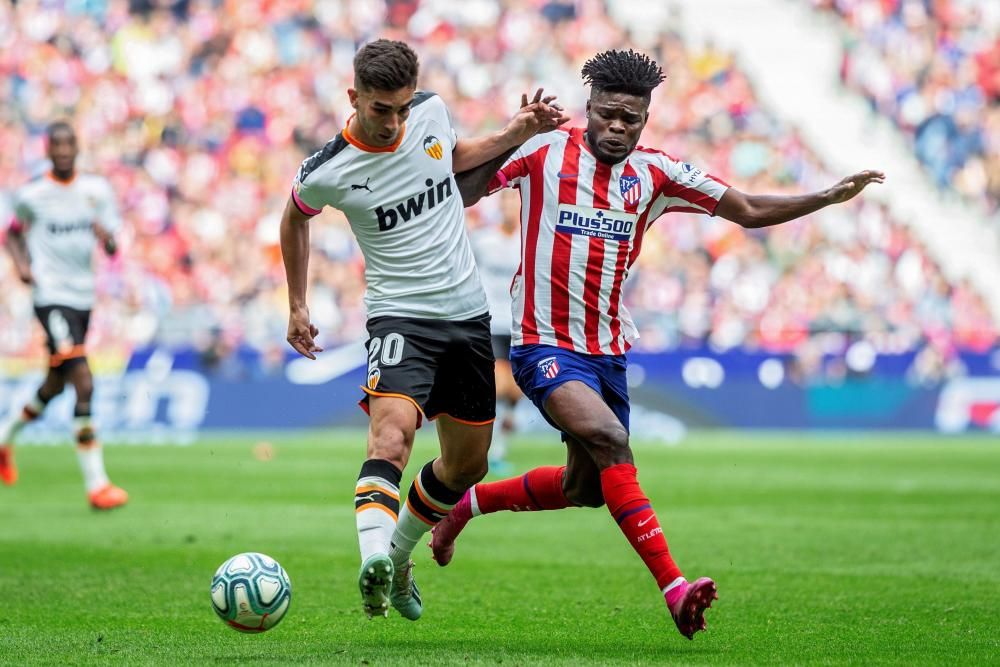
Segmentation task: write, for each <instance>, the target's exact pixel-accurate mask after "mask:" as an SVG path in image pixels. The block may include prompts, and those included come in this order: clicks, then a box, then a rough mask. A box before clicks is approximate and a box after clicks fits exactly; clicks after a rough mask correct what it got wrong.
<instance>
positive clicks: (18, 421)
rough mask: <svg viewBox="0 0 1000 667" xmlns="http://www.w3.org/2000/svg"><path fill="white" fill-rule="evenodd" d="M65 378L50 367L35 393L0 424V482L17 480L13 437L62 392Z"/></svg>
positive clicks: (8, 484)
mask: <svg viewBox="0 0 1000 667" xmlns="http://www.w3.org/2000/svg"><path fill="white" fill-rule="evenodd" d="M65 388H66V380H65V378H64V377H63V375H62V373H61V372H59V370H58V369H57V368H50V369H49V372H48V374H47V375H46V376H45V381H44V382H43V383H42V386H41V387H39V388H38V391H37V392H36V393H35V395H34V396H33V397H32V398H31V400H30V401H28V403H27V404H25V406H24V407H23V408H22V409H21V412H20V414H18V415H16V416H14V417H11V418H10V419H8V420H7V421H6V422H5V423H3V424H2V425H0V482H3V483H4V484H5V485H7V486H11V485H13V484H14V483H15V482H17V466H16V465H15V464H14V439H15V438H16V437H17V434H18V433H20V431H21V429H22V428H24V427H25V426H26V425H27V424H29V423H30V422H33V421H35V420H36V419H38V418H39V417H40V416H41V414H42V412H43V411H44V410H45V406H46V405H48V403H49V401H51V400H52V399H53V398H55V397H56V396H58V395H59V394H61V393H62V391H63V389H65Z"/></svg>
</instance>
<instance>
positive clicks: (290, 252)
mask: <svg viewBox="0 0 1000 667" xmlns="http://www.w3.org/2000/svg"><path fill="white" fill-rule="evenodd" d="M309 218H310V216H308V215H306V214H305V213H303V212H302V211H300V210H299V208H298V207H297V206H296V205H295V202H294V201H292V198H291V197H289V198H288V203H287V204H285V211H284V213H282V214H281V259H282V261H283V262H284V263H285V279H286V280H287V281H288V344H289V345H291V346H292V347H293V348H295V351H296V352H298V353H299V354H301V355H302V356H303V357H308V358H309V359H315V358H316V355H315V354H314V353H316V352H322V351H323V350H322V348H320V347H318V346H317V345H316V341H315V338H316V336H317V335H318V334H319V329H317V328H316V327H315V326H314V325H313V323H312V322H310V321H309V307H308V306H306V281H307V280H308V275H309Z"/></svg>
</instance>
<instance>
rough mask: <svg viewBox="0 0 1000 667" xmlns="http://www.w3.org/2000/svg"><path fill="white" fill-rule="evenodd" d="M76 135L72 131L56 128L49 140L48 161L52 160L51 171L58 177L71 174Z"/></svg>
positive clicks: (74, 158) (75, 149) (76, 150)
mask: <svg viewBox="0 0 1000 667" xmlns="http://www.w3.org/2000/svg"><path fill="white" fill-rule="evenodd" d="M78 152H79V151H78V149H77V146H76V135H75V134H74V133H73V131H72V130H69V129H65V128H57V129H56V130H55V132H53V133H52V136H51V137H50V138H49V150H48V154H49V159H50V160H52V170H53V171H54V172H55V173H56V174H58V175H66V176H68V175H70V174H72V173H73V165H74V164H75V163H76V154H77V153H78Z"/></svg>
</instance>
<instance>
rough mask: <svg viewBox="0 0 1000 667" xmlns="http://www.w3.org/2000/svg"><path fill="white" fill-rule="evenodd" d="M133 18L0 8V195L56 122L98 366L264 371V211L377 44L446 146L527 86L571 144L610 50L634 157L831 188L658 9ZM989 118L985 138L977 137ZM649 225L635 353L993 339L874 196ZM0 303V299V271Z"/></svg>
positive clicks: (268, 304) (506, 208) (354, 265)
mask: <svg viewBox="0 0 1000 667" xmlns="http://www.w3.org/2000/svg"><path fill="white" fill-rule="evenodd" d="M151 4H152V5H156V7H157V8H155V9H154V8H151V7H150V6H146V5H145V4H144V3H142V2H135V1H133V2H131V3H130V2H125V1H124V0H107V1H100V0H93V1H84V0H78V1H72V0H66V1H65V2H61V3H60V2H41V1H38V0H35V1H21V2H18V3H16V4H10V3H2V4H0V99H3V100H4V104H3V105H2V106H0V146H3V147H4V150H2V151H0V194H2V193H4V192H10V191H12V190H13V189H14V188H15V187H16V186H17V185H19V184H21V183H23V182H24V181H25V180H27V179H28V178H29V177H31V176H32V175H33V174H36V173H38V172H39V171H41V170H44V169H45V168H46V167H45V163H44V159H43V156H44V147H43V133H44V128H45V126H46V124H47V123H48V122H49V121H51V120H52V119H55V118H59V117H63V116H66V117H69V118H71V120H72V122H73V123H74V125H75V126H76V128H77V130H78V132H79V134H80V137H81V142H82V148H83V150H82V154H81V165H80V166H81V167H83V168H85V169H91V170H94V171H97V172H98V173H101V174H103V175H105V176H106V177H107V178H109V179H110V181H111V183H112V185H113V186H114V188H115V191H116V192H117V194H118V197H119V202H120V205H121V208H122V213H123V216H124V218H125V220H126V228H125V230H124V232H123V233H122V238H121V239H120V241H121V246H122V252H120V253H119V256H118V257H117V258H116V259H114V260H110V261H109V260H106V259H102V260H101V261H102V262H105V266H104V267H103V268H102V270H101V271H100V281H101V282H100V286H99V292H100V294H99V298H98V304H97V306H96V307H95V309H94V316H93V321H92V327H91V334H90V338H89V343H90V347H91V349H92V350H94V353H95V355H96V357H97V358H100V355H101V354H102V352H103V353H105V354H109V355H119V356H124V355H127V354H128V352H129V351H130V350H131V349H133V348H135V347H137V346H143V345H147V344H150V343H153V342H156V343H162V344H167V345H176V344H181V345H192V344H193V345H195V346H196V347H197V348H199V349H201V350H203V351H204V354H205V357H206V359H210V360H214V361H215V362H216V363H222V362H224V360H225V359H226V358H227V357H229V356H231V354H232V351H233V350H236V349H237V348H240V347H250V348H253V349H255V350H258V351H260V352H261V353H262V354H263V355H264V357H265V358H270V359H278V360H280V358H281V357H282V355H284V353H285V351H286V350H285V348H286V345H285V342H284V339H285V328H286V324H287V300H286V296H285V293H284V291H283V289H284V280H283V275H282V266H281V258H280V250H279V245H278V220H279V214H280V212H281V209H282V207H283V206H284V203H285V200H286V198H287V196H288V193H289V187H290V183H291V179H292V177H293V175H294V174H295V171H296V169H297V167H298V165H299V163H300V161H301V160H302V159H303V157H304V156H306V155H308V154H309V153H311V152H312V151H313V150H315V149H316V148H318V147H320V146H322V145H323V144H324V143H325V142H326V141H327V140H328V139H329V138H330V137H332V136H334V135H335V134H336V133H337V132H338V131H339V130H340V128H341V127H342V126H343V124H344V122H345V121H346V119H347V117H348V115H349V112H350V108H349V106H348V101H347V95H346V93H345V90H346V88H348V87H349V86H350V85H351V67H352V58H353V54H354V52H355V50H356V48H357V46H358V45H359V44H361V43H363V42H364V41H367V40H369V39H372V38H375V37H377V36H386V37H391V38H396V39H404V40H406V41H408V42H410V43H411V44H413V45H414V46H415V47H416V49H417V50H418V52H419V53H420V56H421V61H422V62H421V68H422V69H421V84H422V87H423V88H426V89H429V90H433V91H435V92H437V93H439V94H440V95H441V96H442V97H443V98H444V99H445V100H446V101H447V102H448V103H449V105H450V108H451V110H452V113H453V115H454V118H455V120H456V123H457V124H458V125H459V126H460V127H461V129H462V132H463V134H465V135H467V136H468V135H474V134H477V133H481V132H484V131H487V130H492V129H494V128H497V127H499V126H501V125H502V123H503V122H505V120H506V119H507V117H508V116H509V115H510V113H512V112H513V110H514V106H515V105H516V102H517V100H518V99H519V96H520V93H521V92H522V91H526V90H528V89H531V88H533V86H535V85H536V84H540V85H544V86H545V87H546V89H547V90H548V91H550V92H552V93H554V94H557V95H559V96H560V100H561V102H562V103H563V104H564V106H566V107H567V109H569V110H570V111H571V112H573V114H574V116H575V118H576V120H577V122H582V111H583V106H584V102H585V99H586V98H585V95H586V90H585V88H584V87H583V85H582V82H581V80H580V75H579V70H580V66H581V64H582V63H583V61H584V60H585V59H586V58H588V57H589V56H591V55H593V54H594V53H595V52H597V51H599V50H602V49H606V48H610V47H622V46H632V47H635V48H639V49H643V50H645V51H647V52H649V53H650V54H651V55H653V56H654V57H655V58H656V59H657V60H658V61H659V62H660V63H662V64H663V65H664V69H665V70H666V72H667V74H668V78H667V81H666V82H665V84H664V85H663V86H661V87H660V88H659V89H657V91H656V92H655V94H654V99H653V102H652V105H651V117H650V120H649V124H648V125H647V127H646V130H645V133H644V135H643V139H642V141H641V143H642V145H645V146H651V147H656V148H663V149H664V150H666V151H667V152H669V153H671V154H672V155H676V156H678V157H683V158H684V159H685V160H687V161H690V162H692V163H695V164H698V165H700V166H703V167H705V168H707V169H709V170H710V171H711V172H713V173H715V174H716V175H717V176H719V177H721V178H723V179H724V180H727V181H728V182H731V183H733V184H734V185H738V186H740V187H741V189H744V190H746V191H749V192H755V193H764V192H772V193H782V192H793V191H801V190H807V189H819V188H822V187H826V186H829V185H832V183H833V182H835V181H836V180H837V179H838V178H839V177H840V176H842V175H836V176H835V175H833V174H831V173H829V172H828V171H826V170H825V169H824V167H823V164H822V159H821V158H820V157H819V156H817V155H815V154H814V153H813V152H812V151H811V150H810V149H809V147H808V146H806V145H805V144H804V143H803V142H802V141H801V139H800V138H799V136H798V135H797V134H796V132H795V130H794V129H793V128H790V127H787V126H785V125H783V124H782V123H781V122H780V121H779V120H777V119H776V118H775V116H773V115H772V114H770V113H769V112H768V110H767V109H765V108H763V107H762V106H761V105H760V103H759V101H758V100H757V98H756V97H755V95H754V92H753V89H752V87H751V85H750V83H749V81H748V80H747V78H746V77H745V76H744V74H743V73H742V72H741V71H740V70H739V68H738V67H737V66H736V64H735V63H734V62H733V59H732V58H731V57H730V56H729V55H728V54H726V53H723V52H719V51H717V50H715V49H712V48H689V47H686V46H685V44H684V43H683V41H682V39H681V38H680V37H679V36H678V35H676V34H674V33H673V32H671V31H670V26H671V25H672V24H673V23H674V22H673V21H671V20H670V11H671V10H670V9H669V6H668V5H667V3H663V4H662V5H650V12H653V13H654V14H655V13H657V12H663V15H662V16H649V15H644V17H643V19H642V21H641V22H637V19H636V17H635V14H634V13H631V12H629V11H628V3H627V2H626V1H625V0H607V2H604V1H601V0H577V1H565V0H564V1H561V2H557V1H551V0H505V1H500V0H468V1H465V2H462V3H452V2H446V1H444V0H422V1H418V0H346V1H344V2H340V1H333V0H327V1H324V0H275V1H269V2H265V1H261V2H239V1H238V0H217V1H208V0H206V1H198V0H191V1H190V2H183V1H182V2H153V3H151ZM837 4H838V6H839V5H841V4H848V5H849V4H864V3H860V2H858V3H837ZM881 4H892V3H891V2H889V3H885V2H883V3H881ZM952 4H955V3H952ZM657 26H662V27H657ZM540 35H545V36H546V38H545V39H540V38H539V36H540ZM980 108H981V107H980ZM994 112H995V109H994ZM990 119H991V120H990V122H992V124H993V128H992V131H993V136H994V137H996V136H997V132H998V131H1000V117H998V116H997V115H996V114H995V113H994V114H993V115H992V116H991V117H990ZM982 136H983V139H984V142H985V140H986V138H987V133H986V132H985V131H984V132H983V133H982ZM983 146H984V149H985V143H984V144H983ZM982 155H985V153H983V154H982ZM982 155H981V156H980V157H979V158H978V159H979V160H980V162H981V163H982V165H983V167H982V168H983V169H984V170H987V171H988V170H989V169H993V172H994V175H996V174H995V172H996V171H997V163H996V162H995V160H994V163H993V164H992V165H990V164H987V163H986V161H985V159H984V158H983V157H982ZM996 155H997V151H996V150H995V149H994V151H993V156H994V158H995V157H996ZM968 162H969V160H966V164H967V163H968ZM857 167H858V168H865V167H874V168H877V167H878V165H857ZM954 178H955V179H956V181H955V182H956V183H958V182H959V181H961V182H963V183H964V182H971V181H970V180H969V178H967V177H960V176H959V175H958V174H956V175H955V176H954ZM962 179H965V180H962ZM992 182H993V184H994V186H996V184H998V183H1000V179H996V180H994V181H992ZM959 187H965V186H959ZM983 187H984V192H986V190H985V188H986V186H985V185H984V186H983ZM993 192H994V193H996V190H994V191H993ZM510 196H512V197H514V198H515V199H516V196H517V195H516V194H512V195H511V194H510V193H504V195H503V197H510ZM0 201H2V197H0ZM2 206H3V204H2V203H0V207H2ZM0 213H2V211H0ZM512 214H513V213H512V211H511V205H510V200H509V199H503V198H502V197H498V198H492V199H489V200H486V201H484V202H483V203H481V204H480V205H478V207H476V208H475V209H472V210H470V213H469V220H470V225H472V227H473V228H475V227H480V226H484V225H493V224H496V223H497V222H498V221H499V220H500V219H501V216H503V215H512ZM7 217H9V215H5V216H4V218H5V219H6V218H7ZM656 227H657V230H656V232H655V233H652V234H650V235H647V236H646V240H645V241H644V251H643V254H642V256H641V259H640V262H639V266H638V267H637V275H636V276H635V277H634V279H633V280H632V281H631V289H630V291H629V293H628V294H627V297H626V298H627V300H628V301H627V302H628V303H629V307H630V309H631V311H632V314H633V316H634V318H635V319H636V322H637V324H638V326H639V328H640V331H641V333H642V339H641V340H640V343H639V345H640V348H641V349H646V350H662V349H669V348H674V347H677V346H682V345H691V344H699V343H702V342H706V341H707V342H710V343H711V344H713V345H714V346H716V347H718V348H720V349H726V348H733V347H749V348H760V349H769V350H775V351H791V352H795V353H797V354H798V355H799V356H800V357H803V358H808V357H810V356H812V357H815V353H816V351H817V350H820V351H821V352H829V351H838V350H839V351H843V349H844V348H845V347H846V345H847V344H849V343H850V342H852V341H856V340H859V339H863V340H867V341H868V342H870V343H871V345H872V346H873V347H874V349H875V350H877V351H904V350H915V349H928V350H931V351H932V352H933V355H934V358H935V359H937V360H939V361H941V363H942V364H944V363H945V362H946V361H947V359H948V358H949V357H950V356H951V355H953V354H954V351H955V350H956V349H958V348H972V349H976V350H982V349H987V348H989V347H991V346H992V345H994V344H995V343H996V341H997V327H996V324H995V323H994V322H993V321H992V319H991V316H990V314H989V313H988V311H987V309H986V307H985V305H984V303H983V301H982V299H981V298H980V296H979V295H978V294H976V293H975V292H974V291H973V290H972V289H971V288H970V287H969V286H968V285H965V284H951V283H949V282H948V280H947V279H946V278H945V276H944V274H943V273H942V271H941V270H940V268H939V267H938V266H937V265H936V263H935V261H934V258H933V255H932V254H931V253H930V252H928V249H927V248H925V247H924V246H923V245H922V244H921V243H920V242H919V240H918V239H916V238H914V237H913V236H912V235H911V234H910V233H909V231H908V229H907V228H906V227H905V226H903V225H901V224H900V223H899V222H898V221H896V220H894V219H893V218H892V216H891V215H890V214H889V212H888V210H887V209H886V208H885V207H884V206H883V205H881V204H880V203H878V202H877V201H876V200H875V199H874V198H869V197H862V198H858V199H857V200H856V201H855V202H854V203H852V205H851V206H845V207H836V208H834V209H832V210H827V211H824V212H823V213H822V214H819V215H814V216H812V217H810V218H807V219H804V220H801V221H797V222H795V223H791V224H788V225H785V226H782V227H780V228H776V229H773V230H770V231H765V232H747V231H745V230H743V229H742V228H740V227H738V226H736V225H733V224H730V223H727V222H725V221H722V220H717V219H709V218H702V217H697V216H691V215H686V214H685V215H671V216H668V217H666V218H664V219H661V220H660V221H659V222H658V223H657V224H656ZM313 245H314V248H315V249H316V251H315V252H314V253H313V256H312V260H311V268H312V278H311V286H310V306H311V311H312V315H313V319H314V321H315V322H316V324H317V325H318V326H319V328H320V331H321V332H322V339H321V340H322V341H323V342H325V343H326V344H327V345H328V346H332V345H336V344H337V343H339V342H347V341H354V340H358V339H360V338H363V337H364V335H365V333H364V311H363V303H362V295H363V289H364V285H363V265H362V261H361V257H360V253H359V251H358V249H357V247H356V245H355V243H354V241H353V239H352V237H351V233H350V229H349V227H348V226H347V224H346V221H345V220H344V219H343V217H342V216H341V215H340V214H339V213H337V212H335V211H331V210H329V209H328V210H327V211H326V212H324V213H323V214H322V215H321V216H319V217H318V218H317V219H316V220H314V222H313ZM0 281H2V283H3V285H5V286H8V285H12V284H15V283H17V280H16V277H15V274H14V272H13V270H12V267H11V264H10V262H9V261H8V259H7V258H6V257H5V256H4V257H0ZM32 319H33V316H32V312H31V304H30V298H29V295H28V292H27V290H26V289H22V288H21V287H17V288H11V289H4V290H2V292H0V356H8V357H10V356H18V355H21V356H33V355H38V356H39V357H41V355H42V354H43V344H42V339H41V330H40V328H39V327H37V326H35V324H34V322H33V321H32ZM930 366H931V367H933V366H934V363H930ZM942 367H943V366H942Z"/></svg>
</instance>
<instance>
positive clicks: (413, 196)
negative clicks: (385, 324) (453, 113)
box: [292, 92, 488, 320]
mask: <svg viewBox="0 0 1000 667" xmlns="http://www.w3.org/2000/svg"><path fill="white" fill-rule="evenodd" d="M349 124H350V121H348V125H349ZM456 141H457V136H456V134H455V130H454V128H453V127H452V124H451V117H450V116H449V114H448V109H447V107H445V104H444V102H443V101H442V100H441V98H439V97H438V96H437V95H435V94H433V93H426V92H418V93H417V94H416V96H415V99H414V102H413V106H412V107H411V111H410V115H409V117H408V118H407V120H406V124H405V125H404V127H403V129H402V131H401V136H400V138H399V140H397V142H396V144H394V145H393V146H388V147H385V148H374V147H370V146H366V145H365V144H363V143H361V142H360V141H358V140H357V139H356V138H354V137H353V136H351V135H350V133H349V132H348V130H347V127H345V128H344V130H343V131H342V132H341V133H340V134H338V135H337V136H336V137H335V138H334V139H333V140H332V141H330V142H329V143H327V144H326V146H324V147H323V149H322V150H320V151H319V152H317V153H315V154H314V155H312V156H311V157H309V158H308V159H306V160H305V161H304V162H303V163H302V166H301V167H300V168H299V172H298V174H297V176H296V177H295V182H294V184H293V188H292V197H293V199H294V201H295V204H296V206H298V208H299V210H301V211H302V212H303V213H305V214H307V215H315V214H317V213H319V212H320V210H322V208H323V207H324V206H332V207H334V208H336V209H339V210H341V211H343V212H344V215H346V216H347V220H348V222H350V224H351V229H352V230H353V231H354V235H355V236H356V237H357V239H358V244H359V245H360V246H361V252H362V254H363V255H364V258H365V281H366V282H367V290H366V292H365V305H366V306H367V309H368V316H369V317H376V316H379V315H393V316H396V317H420V318H429V319H446V320H464V319H470V318H473V317H477V316H479V315H483V314H484V313H486V312H487V309H488V308H487V303H486V295H485V293H484V292H483V287H482V285H481V284H480V281H479V274H478V272H477V271H476V264H475V262H474V260H473V257H472V248H471V246H470V244H469V237H468V234H467V232H466V230H465V214H464V209H463V206H462V197H461V195H460V194H459V192H458V187H457V186H456V185H455V179H454V177H453V175H452V162H451V153H452V150H454V148H455V143H456Z"/></svg>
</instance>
